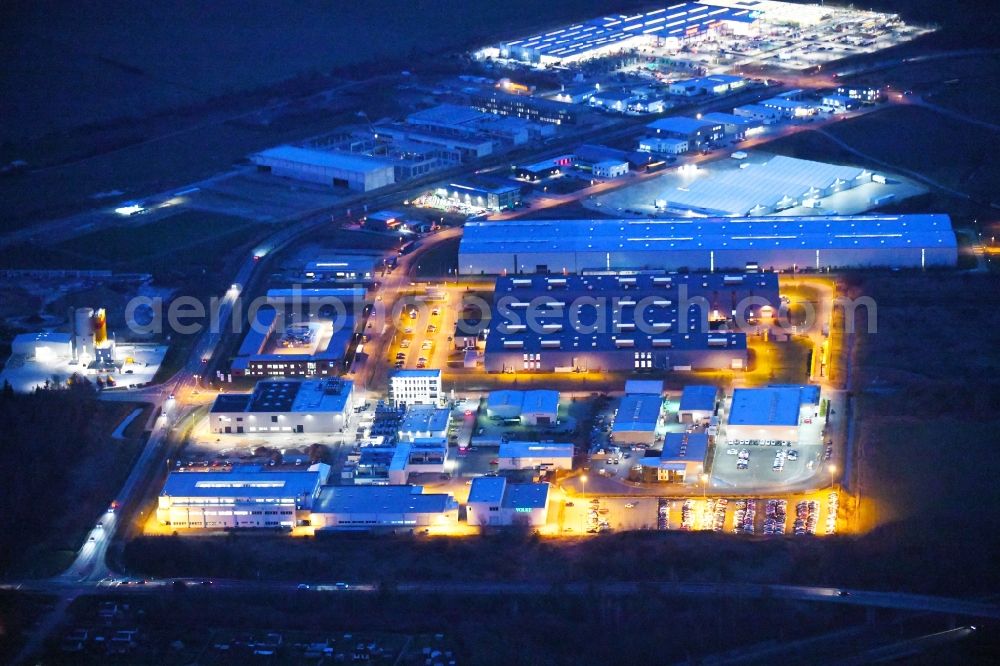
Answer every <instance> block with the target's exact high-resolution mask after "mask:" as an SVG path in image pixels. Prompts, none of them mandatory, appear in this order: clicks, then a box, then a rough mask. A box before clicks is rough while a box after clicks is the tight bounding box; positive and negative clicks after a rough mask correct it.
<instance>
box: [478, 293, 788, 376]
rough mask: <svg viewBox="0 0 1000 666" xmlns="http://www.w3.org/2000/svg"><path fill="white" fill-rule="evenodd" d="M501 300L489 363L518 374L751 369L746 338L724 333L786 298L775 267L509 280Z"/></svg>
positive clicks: (493, 367)
mask: <svg viewBox="0 0 1000 666" xmlns="http://www.w3.org/2000/svg"><path fill="white" fill-rule="evenodd" d="M493 296H494V301H493V311H494V315H493V325H492V326H491V328H490V332H489V334H488V337H487V339H486V351H485V357H484V365H485V368H486V370H487V372H508V373H513V372H570V371H601V370H606V371H634V372H652V371H663V370H690V369H708V368H714V369H721V368H726V369H735V368H742V367H744V366H745V364H746V360H747V347H746V336H745V335H744V334H743V333H734V332H730V331H723V330H718V329H719V328H720V327H721V324H722V323H723V322H725V321H727V320H729V319H730V318H731V317H732V318H736V317H739V318H743V320H744V321H754V320H755V319H756V318H757V317H758V316H759V310H760V307H761V305H762V304H763V303H771V304H774V305H772V307H777V305H776V304H777V303H778V302H779V298H778V280H777V275H775V274H773V273H765V274H757V275H748V274H738V275H725V274H721V273H720V274H699V273H689V274H672V275H666V274H640V275H623V274H602V275H560V276H547V275H537V274H536V275H531V276H517V277H512V276H507V277H504V276H501V277H499V278H497V281H496V287H495V290H494V295H493ZM750 296H754V297H756V299H755V300H754V301H745V300H744V299H747V298H749V297H750ZM529 306H530V308H531V312H530V313H529V311H528V308H529ZM529 320H530V325H529Z"/></svg>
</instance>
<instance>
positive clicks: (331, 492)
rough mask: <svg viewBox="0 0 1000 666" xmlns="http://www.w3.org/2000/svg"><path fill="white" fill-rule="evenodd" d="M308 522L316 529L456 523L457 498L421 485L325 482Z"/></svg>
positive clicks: (407, 527)
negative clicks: (339, 483) (426, 490)
mask: <svg viewBox="0 0 1000 666" xmlns="http://www.w3.org/2000/svg"><path fill="white" fill-rule="evenodd" d="M311 523H312V526H313V527H314V528H315V529H316V530H317V531H319V530H373V529H389V528H391V529H412V528H416V527H449V526H454V525H455V524H457V523H458V502H456V501H455V498H454V497H452V496H451V495H450V494H447V493H424V489H423V487H422V486H395V485H393V486H381V485H363V486H325V487H324V488H322V489H321V490H320V491H319V493H318V494H317V496H316V500H315V501H314V502H313V510H312V516H311Z"/></svg>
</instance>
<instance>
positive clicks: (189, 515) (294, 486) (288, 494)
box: [156, 463, 330, 529]
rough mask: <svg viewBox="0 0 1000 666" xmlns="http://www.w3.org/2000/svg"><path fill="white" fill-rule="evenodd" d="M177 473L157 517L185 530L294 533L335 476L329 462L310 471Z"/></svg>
mask: <svg viewBox="0 0 1000 666" xmlns="http://www.w3.org/2000/svg"><path fill="white" fill-rule="evenodd" d="M203 469H204V468H195V469H192V470H190V471H188V470H177V471H174V472H171V473H170V474H168V475H167V480H166V482H165V483H164V484H163V490H161V491H160V496H159V499H158V504H157V508H156V518H157V520H158V521H159V522H160V524H161V525H168V526H170V527H175V528H183V529H232V528H270V529H281V528H283V529H291V528H293V527H295V526H297V525H304V524H308V523H309V515H310V511H311V509H312V506H313V502H314V500H315V499H316V496H317V494H318V493H319V490H320V488H321V487H322V485H323V484H324V483H326V481H327V478H328V477H329V475H330V466H329V465H325V464H323V463H317V464H315V465H311V466H309V467H308V468H301V467H300V468H291V469H289V468H287V467H277V468H276V467H264V466H260V465H238V466H234V467H231V468H228V469H222V470H219V469H211V471H202V470H203Z"/></svg>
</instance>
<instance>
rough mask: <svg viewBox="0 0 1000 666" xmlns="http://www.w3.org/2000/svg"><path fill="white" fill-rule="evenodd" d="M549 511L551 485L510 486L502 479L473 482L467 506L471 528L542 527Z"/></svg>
mask: <svg viewBox="0 0 1000 666" xmlns="http://www.w3.org/2000/svg"><path fill="white" fill-rule="evenodd" d="M548 510H549V484H547V483H511V482H509V481H508V480H507V479H506V478H504V477H502V476H481V477H478V478H475V479H473V480H472V487H471V488H470V489H469V500H468V502H467V503H466V505H465V511H466V520H467V521H468V523H469V524H470V525H479V526H483V527H486V526H509V525H522V526H531V527H541V526H542V525H545V523H546V518H547V514H548Z"/></svg>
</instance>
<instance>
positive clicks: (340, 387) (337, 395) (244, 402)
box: [212, 377, 354, 413]
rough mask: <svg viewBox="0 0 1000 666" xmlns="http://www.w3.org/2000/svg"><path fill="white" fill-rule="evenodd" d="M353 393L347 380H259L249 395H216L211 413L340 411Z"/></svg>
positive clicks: (349, 381) (333, 378)
mask: <svg viewBox="0 0 1000 666" xmlns="http://www.w3.org/2000/svg"><path fill="white" fill-rule="evenodd" d="M353 390H354V382H353V381H351V380H346V379H341V378H339V377H331V378H329V379H263V380H261V381H259V382H257V384H256V385H255V386H254V389H253V391H252V392H250V393H220V394H219V395H217V396H216V398H215V402H214V403H212V412H214V413H220V412H221V413H225V412H288V413H293V412H295V413H300V412H329V413H340V412H343V411H344V409H345V408H346V406H347V401H348V400H349V399H350V397H351V393H352V392H353Z"/></svg>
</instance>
